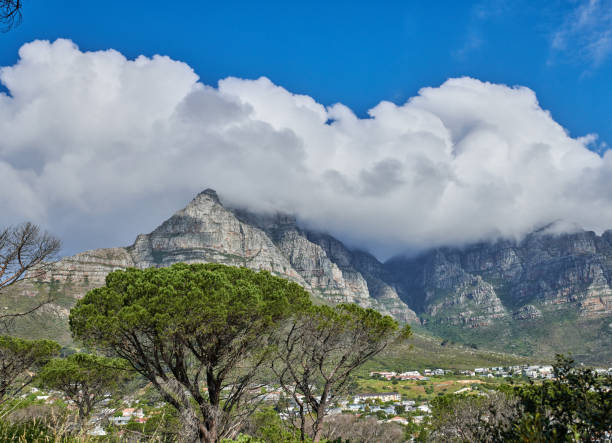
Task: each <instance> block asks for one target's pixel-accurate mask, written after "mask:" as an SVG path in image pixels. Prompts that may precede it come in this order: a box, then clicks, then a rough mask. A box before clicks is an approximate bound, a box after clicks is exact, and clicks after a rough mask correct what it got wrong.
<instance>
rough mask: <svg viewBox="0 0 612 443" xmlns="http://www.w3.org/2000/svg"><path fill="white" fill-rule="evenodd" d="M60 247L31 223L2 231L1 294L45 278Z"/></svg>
mask: <svg viewBox="0 0 612 443" xmlns="http://www.w3.org/2000/svg"><path fill="white" fill-rule="evenodd" d="M0 1H1V0H0ZM60 247H61V242H60V241H59V240H58V239H57V238H55V237H53V236H52V235H50V234H49V233H47V232H44V233H43V232H41V231H40V228H39V227H38V226H37V225H35V224H32V223H29V222H28V223H22V224H20V225H17V226H10V227H8V228H6V229H4V230H3V231H0V293H2V291H3V290H4V289H6V288H8V287H9V286H11V285H13V284H15V283H17V282H18V281H20V280H23V279H25V278H29V279H35V278H39V277H40V276H42V275H43V274H44V273H45V265H46V262H48V261H49V260H51V259H53V258H54V257H55V255H56V254H57V253H58V252H59V249H60ZM49 301H50V300H49V299H47V300H43V301H41V302H39V303H38V304H37V305H36V306H34V307H32V308H30V309H28V310H27V311H26V312H21V313H12V314H2V315H0V322H2V324H3V326H4V327H5V328H8V326H9V323H10V320H12V319H15V318H16V317H20V316H24V315H27V314H30V313H32V312H34V311H35V310H37V309H38V308H40V307H41V306H43V305H44V304H46V303H48V302H49Z"/></svg>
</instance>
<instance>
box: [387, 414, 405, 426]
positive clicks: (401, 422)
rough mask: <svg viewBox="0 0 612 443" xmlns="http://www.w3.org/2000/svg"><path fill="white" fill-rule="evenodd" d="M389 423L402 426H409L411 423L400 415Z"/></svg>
mask: <svg viewBox="0 0 612 443" xmlns="http://www.w3.org/2000/svg"><path fill="white" fill-rule="evenodd" d="M387 422H389V423H399V424H400V425H407V424H408V423H410V422H409V421H408V419H407V418H404V417H400V416H398V415H396V416H395V417H393V418H390V419H389V420H387Z"/></svg>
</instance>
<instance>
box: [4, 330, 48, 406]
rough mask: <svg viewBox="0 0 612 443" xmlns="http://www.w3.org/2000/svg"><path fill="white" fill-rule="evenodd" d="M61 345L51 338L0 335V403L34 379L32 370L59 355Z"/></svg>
mask: <svg viewBox="0 0 612 443" xmlns="http://www.w3.org/2000/svg"><path fill="white" fill-rule="evenodd" d="M59 350H60V345H59V344H57V343H55V342H53V341H50V340H23V339H20V338H17V337H9V336H0V403H2V401H3V400H6V398H7V397H10V396H14V395H16V394H17V393H19V391H20V390H21V389H22V388H23V387H24V386H26V385H27V384H29V383H30V382H31V381H32V376H31V375H30V374H29V373H28V372H27V371H32V370H34V369H36V368H37V367H39V366H40V365H42V364H44V363H46V362H47V361H48V360H49V359H50V358H51V357H53V356H54V355H57V353H58V352H59Z"/></svg>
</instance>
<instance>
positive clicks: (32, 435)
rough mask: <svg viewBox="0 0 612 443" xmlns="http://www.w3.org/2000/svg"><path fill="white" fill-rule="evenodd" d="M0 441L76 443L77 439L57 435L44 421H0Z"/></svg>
mask: <svg viewBox="0 0 612 443" xmlns="http://www.w3.org/2000/svg"><path fill="white" fill-rule="evenodd" d="M0 441H3V442H7V443H8V442H10V443H30V442H36V443H72V442H75V443H76V439H73V438H71V437H68V436H61V435H57V434H56V432H54V430H53V429H51V428H50V427H49V426H48V425H47V424H45V423H44V422H42V421H36V420H32V421H26V422H22V423H8V422H6V421H0Z"/></svg>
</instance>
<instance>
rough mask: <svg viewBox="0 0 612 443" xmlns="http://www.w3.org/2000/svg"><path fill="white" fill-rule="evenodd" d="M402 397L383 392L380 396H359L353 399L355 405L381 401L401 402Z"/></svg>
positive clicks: (396, 393) (394, 393) (397, 394)
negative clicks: (368, 401) (369, 401)
mask: <svg viewBox="0 0 612 443" xmlns="http://www.w3.org/2000/svg"><path fill="white" fill-rule="evenodd" d="M401 399H402V396H401V395H400V394H399V393H398V392H383V393H380V394H357V395H355V398H354V399H353V403H359V402H364V401H367V400H380V401H383V402H385V401H400V400H401Z"/></svg>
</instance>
